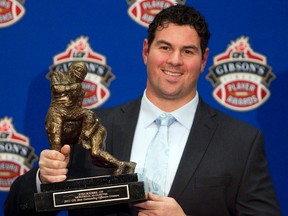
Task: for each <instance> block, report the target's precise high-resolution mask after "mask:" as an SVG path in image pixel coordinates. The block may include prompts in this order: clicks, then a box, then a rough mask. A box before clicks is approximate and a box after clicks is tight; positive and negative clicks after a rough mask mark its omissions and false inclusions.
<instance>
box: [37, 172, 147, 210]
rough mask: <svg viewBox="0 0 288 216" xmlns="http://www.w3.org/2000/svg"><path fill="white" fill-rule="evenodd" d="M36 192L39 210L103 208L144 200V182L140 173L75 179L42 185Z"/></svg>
mask: <svg viewBox="0 0 288 216" xmlns="http://www.w3.org/2000/svg"><path fill="white" fill-rule="evenodd" d="M41 190H42V192H41V193H36V194H34V200H35V208H36V211H38V212H41V211H54V210H63V209H75V208H86V207H89V208H90V207H99V206H104V205H113V204H120V203H129V202H139V201H144V200H146V199H145V192H144V183H143V182H138V178H137V174H126V175H119V176H114V175H112V176H100V177H91V178H81V179H71V180H68V181H65V182H58V183H51V184H42V185H41Z"/></svg>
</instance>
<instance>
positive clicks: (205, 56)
mask: <svg viewBox="0 0 288 216" xmlns="http://www.w3.org/2000/svg"><path fill="white" fill-rule="evenodd" d="M208 56H209V48H206V49H205V52H204V55H203V58H202V61H201V67H200V72H201V73H202V72H203V71H204V69H205V66H206V63H207V59H208Z"/></svg>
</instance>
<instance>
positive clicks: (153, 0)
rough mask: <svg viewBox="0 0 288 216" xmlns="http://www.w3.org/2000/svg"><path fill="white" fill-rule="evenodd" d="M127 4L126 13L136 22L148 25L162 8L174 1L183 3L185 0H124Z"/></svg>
mask: <svg viewBox="0 0 288 216" xmlns="http://www.w3.org/2000/svg"><path fill="white" fill-rule="evenodd" d="M126 1H127V3H128V4H129V9H128V14H129V16H130V17H131V18H132V19H133V20H134V21H135V22H136V23H138V24H140V25H142V26H144V27H148V25H149V24H150V23H151V22H152V20H153V19H154V17H155V15H156V14H158V13H159V12H160V11H161V10H162V9H165V8H167V7H170V6H172V5H174V4H176V3H178V4H185V2H186V0H126Z"/></svg>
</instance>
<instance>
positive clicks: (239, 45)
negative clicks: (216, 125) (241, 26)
mask: <svg viewBox="0 0 288 216" xmlns="http://www.w3.org/2000/svg"><path fill="white" fill-rule="evenodd" d="M271 70H272V68H271V67H270V66H269V65H267V61H266V57H265V56H263V55H261V54H259V53H256V52H254V51H253V50H252V49H251V47H250V44H249V43H248V37H241V38H239V39H237V40H236V41H232V42H231V44H230V45H229V46H228V48H227V50H226V51H225V52H224V53H220V54H219V55H217V56H215V57H214V65H213V66H211V67H210V68H209V73H208V74H207V76H206V79H208V80H209V81H210V82H211V84H212V85H213V87H214V91H213V97H214V98H215V99H216V100H217V101H218V102H219V103H220V104H222V105H223V106H225V107H227V108H229V109H232V110H236V111H248V110H252V109H255V108H257V107H259V106H260V105H262V104H263V103H264V102H265V101H267V99H268V98H269V97H270V91H269V89H268V87H269V85H270V83H271V81H272V80H274V79H275V78H276V77H275V75H274V74H273V73H272V71H271Z"/></svg>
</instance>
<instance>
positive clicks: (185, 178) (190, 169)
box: [169, 99, 217, 198]
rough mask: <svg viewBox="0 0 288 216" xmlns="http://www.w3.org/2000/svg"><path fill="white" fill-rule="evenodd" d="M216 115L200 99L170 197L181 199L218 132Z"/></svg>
mask: <svg viewBox="0 0 288 216" xmlns="http://www.w3.org/2000/svg"><path fill="white" fill-rule="evenodd" d="M214 115H215V112H214V111H213V110H211V109H210V108H209V107H208V106H207V105H206V104H204V102H202V100H201V99H200V100H199V104H198V107H197V111H196V114H195V118H194V122H193V126H192V128H191V131H190V134H189V137H188V140H187V143H186V146H185V149H184V152H183V155H182V158H181V160H180V163H179V166H178V170H177V172H176V175H175V179H174V181H173V184H172V187H171V190H170V193H169V196H172V197H174V198H177V197H179V196H180V195H181V193H182V192H183V190H185V186H186V185H187V184H188V183H189V181H190V180H191V178H192V177H193V175H194V173H195V171H196V169H197V167H198V165H199V164H200V162H201V159H202V158H203V156H204V155H205V152H206V149H207V148H208V145H209V143H210V141H211V139H212V136H213V134H214V132H215V130H216V127H217V123H215V121H213V120H212V117H213V116H214Z"/></svg>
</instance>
